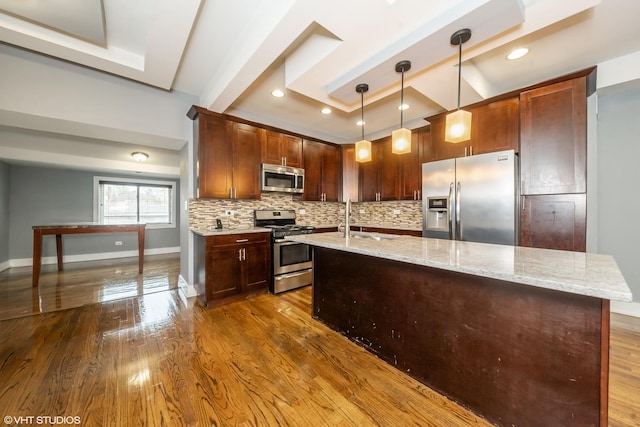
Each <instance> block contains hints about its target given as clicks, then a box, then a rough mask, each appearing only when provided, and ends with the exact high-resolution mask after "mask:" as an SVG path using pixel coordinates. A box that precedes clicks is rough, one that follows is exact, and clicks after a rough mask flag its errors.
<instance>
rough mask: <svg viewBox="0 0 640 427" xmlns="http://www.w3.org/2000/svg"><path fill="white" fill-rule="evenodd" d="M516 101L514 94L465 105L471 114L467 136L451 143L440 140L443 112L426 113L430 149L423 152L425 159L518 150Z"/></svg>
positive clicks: (442, 128) (443, 128)
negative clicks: (431, 114) (432, 114)
mask: <svg viewBox="0 0 640 427" xmlns="http://www.w3.org/2000/svg"><path fill="white" fill-rule="evenodd" d="M519 104H520V101H519V98H518V96H513V97H510V98H506V99H501V100H496V101H493V102H489V103H487V104H482V105H477V106H472V107H469V108H465V110H467V111H469V112H471V114H472V116H471V139H470V140H469V141H463V142H459V143H455V144H454V143H451V142H447V141H445V140H444V133H445V122H446V116H447V113H442V114H438V115H437V116H433V117H429V119H428V120H429V122H430V123H431V144H430V149H431V150H430V152H429V153H427V156H426V157H425V161H434V160H443V159H453V158H456V157H463V156H470V155H473V154H482V153H492V152H495V151H502V150H511V149H513V150H515V151H516V152H518V141H519V129H520V127H519V113H520V107H519Z"/></svg>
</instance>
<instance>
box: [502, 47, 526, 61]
mask: <svg viewBox="0 0 640 427" xmlns="http://www.w3.org/2000/svg"><path fill="white" fill-rule="evenodd" d="M527 53H529V49H528V48H526V47H519V48H517V49H514V50H512V51H511V52H509V54H508V55H507V59H508V60H509V61H513V60H515V59H520V58H522V57H523V56H525V55H526V54H527Z"/></svg>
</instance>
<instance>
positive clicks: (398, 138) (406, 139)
mask: <svg viewBox="0 0 640 427" xmlns="http://www.w3.org/2000/svg"><path fill="white" fill-rule="evenodd" d="M410 69H411V61H400V62H398V63H397V64H396V72H398V73H402V83H401V86H400V105H401V106H402V105H404V72H405V71H408V70H410ZM402 111H403V108H400V129H397V130H394V131H393V132H391V152H392V153H393V154H406V153H410V152H411V131H410V130H409V129H407V128H405V127H404V126H403V115H402Z"/></svg>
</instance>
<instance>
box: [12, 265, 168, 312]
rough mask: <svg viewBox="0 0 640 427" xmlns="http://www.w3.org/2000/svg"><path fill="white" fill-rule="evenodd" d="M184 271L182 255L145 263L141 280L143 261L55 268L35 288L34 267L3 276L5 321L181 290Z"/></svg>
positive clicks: (44, 271)
mask: <svg viewBox="0 0 640 427" xmlns="http://www.w3.org/2000/svg"><path fill="white" fill-rule="evenodd" d="M179 270H180V265H179V254H177V253H174V254H166V255H151V256H147V257H145V263H144V273H143V274H142V275H140V274H138V257H133V258H117V259H111V260H105V261H91V262H73V263H67V264H65V265H64V271H61V272H58V270H57V265H55V264H52V265H45V266H42V272H41V273H40V284H39V286H38V287H37V288H34V287H32V286H31V280H32V279H31V267H19V268H10V269H8V270H5V271H3V272H0V320H4V319H13V318H15V317H20V316H27V315H31V314H34V313H48V312H51V311H57V310H66V309H68V308H75V307H80V306H83V305H87V304H91V303H96V302H106V301H115V300H119V299H122V298H127V297H133V296H139V295H144V294H150V293H154V292H160V291H165V290H170V289H177V287H178V274H179Z"/></svg>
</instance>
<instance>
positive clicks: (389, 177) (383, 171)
mask: <svg viewBox="0 0 640 427" xmlns="http://www.w3.org/2000/svg"><path fill="white" fill-rule="evenodd" d="M371 150H372V153H371V159H372V160H371V161H370V162H366V163H360V171H359V177H358V181H359V201H361V202H380V201H385V200H398V199H399V191H400V155H397V154H393V153H392V152H391V136H388V137H386V138H382V139H379V140H376V141H373V142H372V143H371ZM405 155H409V154H403V155H402V156H405Z"/></svg>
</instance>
